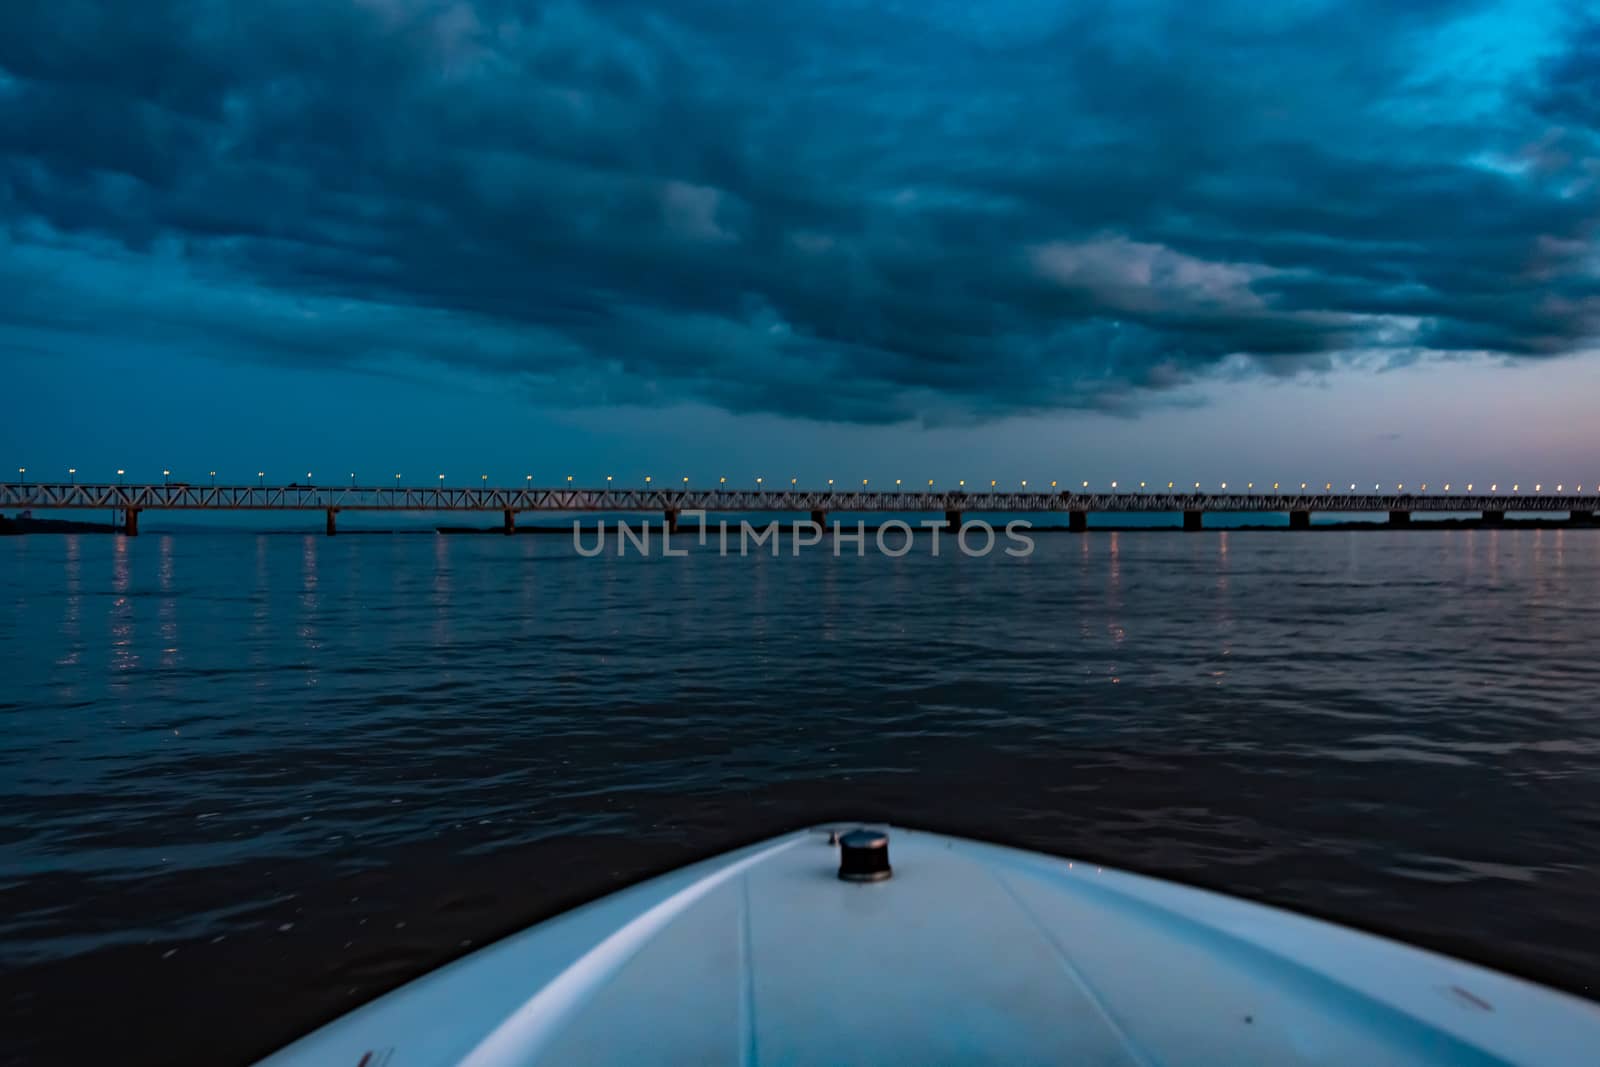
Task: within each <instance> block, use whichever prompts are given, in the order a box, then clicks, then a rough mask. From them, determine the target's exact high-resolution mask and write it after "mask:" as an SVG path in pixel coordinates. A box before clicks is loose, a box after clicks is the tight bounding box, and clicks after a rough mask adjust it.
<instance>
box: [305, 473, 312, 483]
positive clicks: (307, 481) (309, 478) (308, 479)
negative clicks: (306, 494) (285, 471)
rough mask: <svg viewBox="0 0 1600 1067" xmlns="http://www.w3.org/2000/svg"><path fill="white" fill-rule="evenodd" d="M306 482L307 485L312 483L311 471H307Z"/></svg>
mask: <svg viewBox="0 0 1600 1067" xmlns="http://www.w3.org/2000/svg"><path fill="white" fill-rule="evenodd" d="M306 484H307V485H310V484H311V472H310V471H306Z"/></svg>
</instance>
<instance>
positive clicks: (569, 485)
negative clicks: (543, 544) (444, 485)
mask: <svg viewBox="0 0 1600 1067" xmlns="http://www.w3.org/2000/svg"><path fill="white" fill-rule="evenodd" d="M439 477H441V478H443V477H444V475H442V474H441V475H439ZM567 488H568V489H571V488H572V475H570V474H569V475H567Z"/></svg>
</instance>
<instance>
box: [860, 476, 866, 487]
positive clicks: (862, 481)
mask: <svg viewBox="0 0 1600 1067" xmlns="http://www.w3.org/2000/svg"><path fill="white" fill-rule="evenodd" d="M866 487H867V480H866V479H865V478H863V479H861V488H863V489H865V488H866Z"/></svg>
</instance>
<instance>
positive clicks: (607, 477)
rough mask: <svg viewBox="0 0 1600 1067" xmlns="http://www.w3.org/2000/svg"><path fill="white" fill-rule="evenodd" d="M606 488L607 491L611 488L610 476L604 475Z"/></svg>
mask: <svg viewBox="0 0 1600 1067" xmlns="http://www.w3.org/2000/svg"><path fill="white" fill-rule="evenodd" d="M606 488H607V489H610V488H611V475H609V474H608V475H606Z"/></svg>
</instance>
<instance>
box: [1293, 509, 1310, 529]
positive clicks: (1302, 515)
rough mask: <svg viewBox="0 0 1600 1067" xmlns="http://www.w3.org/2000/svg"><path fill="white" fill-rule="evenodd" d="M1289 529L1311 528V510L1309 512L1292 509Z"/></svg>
mask: <svg viewBox="0 0 1600 1067" xmlns="http://www.w3.org/2000/svg"><path fill="white" fill-rule="evenodd" d="M1289 529H1291V530H1309V529H1311V512H1309V511H1291V512H1289Z"/></svg>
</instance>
